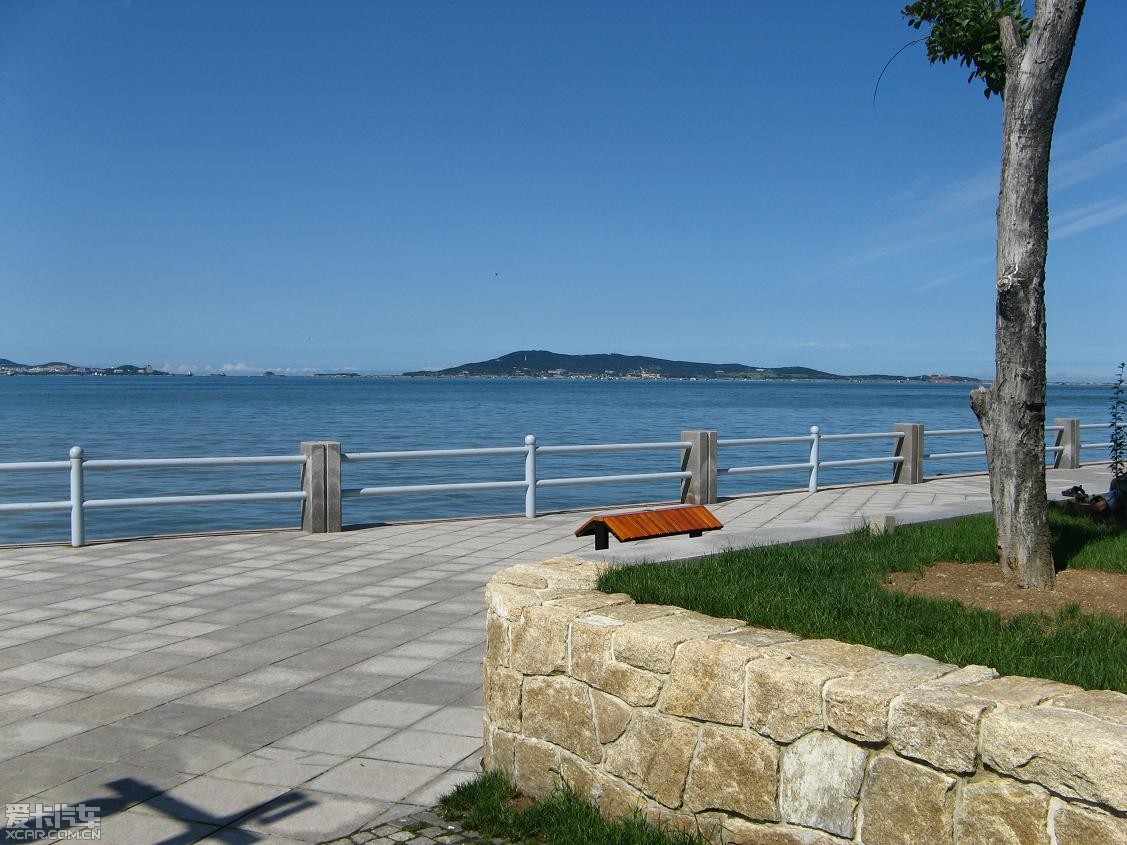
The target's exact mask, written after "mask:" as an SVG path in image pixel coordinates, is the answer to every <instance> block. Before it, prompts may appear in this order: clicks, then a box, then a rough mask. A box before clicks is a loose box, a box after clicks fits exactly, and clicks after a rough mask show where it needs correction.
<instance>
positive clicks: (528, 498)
mask: <svg viewBox="0 0 1127 845" xmlns="http://www.w3.org/2000/svg"><path fill="white" fill-rule="evenodd" d="M524 446H525V449H526V450H527V453H526V454H525V456H524V483H525V485H526V487H525V491H524V515H525V516H526V517H528V518H529V519H535V518H536V435H534V434H530V435H528V436H527V437H525V438H524Z"/></svg>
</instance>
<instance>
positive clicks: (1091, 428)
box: [1078, 423, 1124, 449]
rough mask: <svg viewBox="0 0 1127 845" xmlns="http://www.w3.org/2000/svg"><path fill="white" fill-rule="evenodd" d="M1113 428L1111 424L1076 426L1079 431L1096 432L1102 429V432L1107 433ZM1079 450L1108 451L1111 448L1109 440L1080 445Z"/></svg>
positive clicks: (1083, 424)
mask: <svg viewBox="0 0 1127 845" xmlns="http://www.w3.org/2000/svg"><path fill="white" fill-rule="evenodd" d="M1114 427H1115V426H1114V425H1112V424H1111V423H1082V424H1081V425H1079V426H1078V428H1079V429H1080V430H1081V431H1096V430H1100V429H1102V430H1104V431H1108V430H1110V429H1112V428H1114ZM1119 427H1120V428H1123V427H1124V426H1122V425H1121V426H1119ZM1080 448H1081V449H1110V448H1111V441H1110V440H1109V441H1108V442H1106V443H1081V444H1080Z"/></svg>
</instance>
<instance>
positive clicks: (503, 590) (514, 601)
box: [485, 580, 540, 622]
mask: <svg viewBox="0 0 1127 845" xmlns="http://www.w3.org/2000/svg"><path fill="white" fill-rule="evenodd" d="M538 604H540V593H539V592H537V591H536V590H533V589H530V588H528V587H518V586H515V585H513V584H506V583H504V582H498V581H496V580H493V581H490V582H489V583H488V584H486V585H485V606H486V607H487V608H489V610H491V611H492V612H493V613H496V614H497V615H498V616H500V617H501V618H502V619H506V620H508V621H509V622H515V621H516V620H517V619H519V618H520V614H521V612H522V611H523V610H524V609H525V608H526V607H531V606H533V605H538Z"/></svg>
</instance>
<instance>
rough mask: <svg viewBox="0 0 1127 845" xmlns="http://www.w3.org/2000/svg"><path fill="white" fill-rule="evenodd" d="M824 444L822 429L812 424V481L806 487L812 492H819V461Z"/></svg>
mask: <svg viewBox="0 0 1127 845" xmlns="http://www.w3.org/2000/svg"><path fill="white" fill-rule="evenodd" d="M821 446H822V430H821V429H820V428H818V426H816V425H812V426H810V483H809V484H808V485H807V487H806V489H807V490H809V491H810V492H811V493H817V492H818V461H819V460H820V455H821V451H822V449H821Z"/></svg>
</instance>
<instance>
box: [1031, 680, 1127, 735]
mask: <svg viewBox="0 0 1127 845" xmlns="http://www.w3.org/2000/svg"><path fill="white" fill-rule="evenodd" d="M1046 703H1047V704H1050V705H1052V706H1053V707H1060V708H1062V709H1064V710H1079V711H1080V712H1081V713H1087V714H1088V715H1089V716H1095V717H1096V718H1097V719H1103V720H1104V721H1105V722H1113V723H1114V724H1116V725H1124V726H1127V695H1124V694H1123V693H1121V692H1113V691H1112V690H1106V689H1105V690H1084V691H1082V692H1074V693H1070V694H1068V695H1061V696H1055V697H1053V698H1051V699H1049V700H1048V702H1046Z"/></svg>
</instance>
